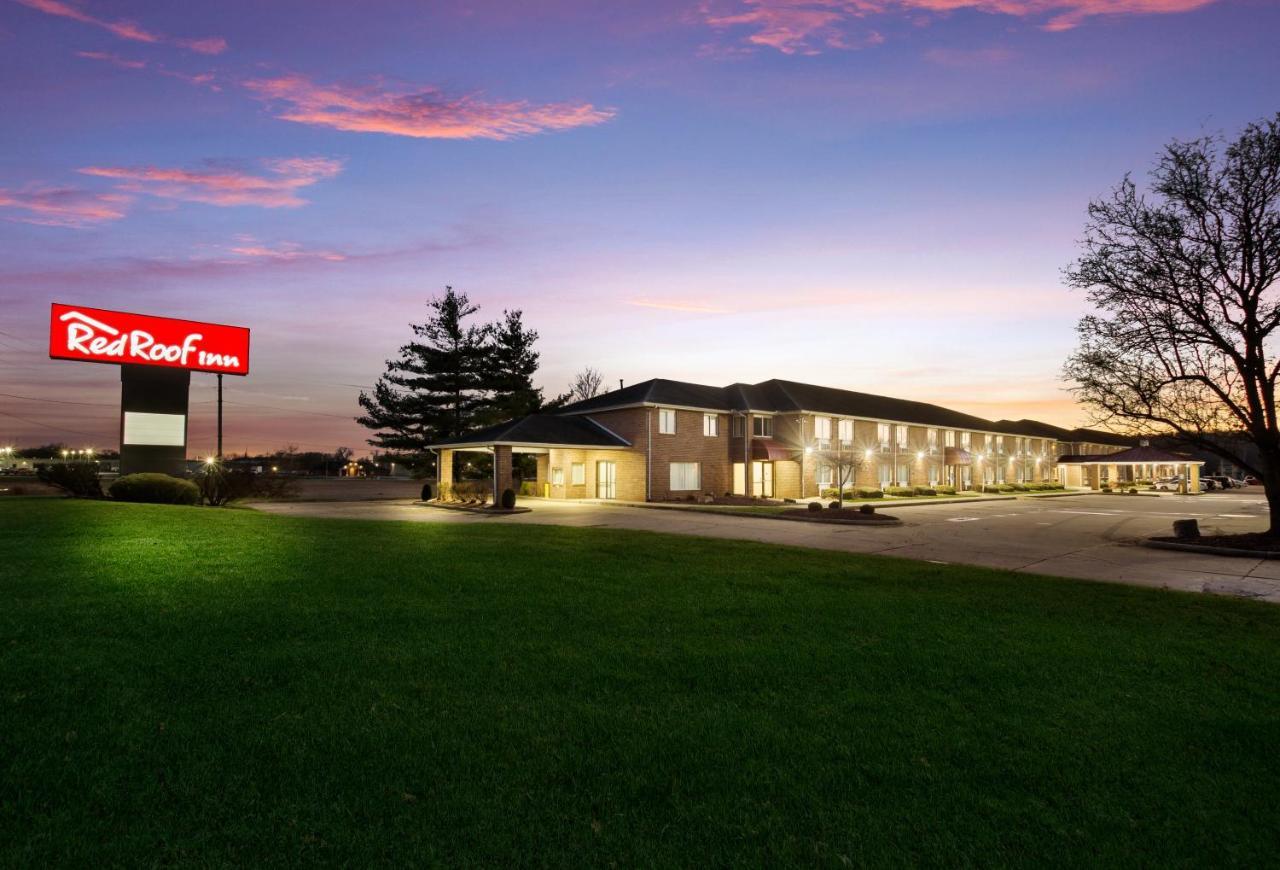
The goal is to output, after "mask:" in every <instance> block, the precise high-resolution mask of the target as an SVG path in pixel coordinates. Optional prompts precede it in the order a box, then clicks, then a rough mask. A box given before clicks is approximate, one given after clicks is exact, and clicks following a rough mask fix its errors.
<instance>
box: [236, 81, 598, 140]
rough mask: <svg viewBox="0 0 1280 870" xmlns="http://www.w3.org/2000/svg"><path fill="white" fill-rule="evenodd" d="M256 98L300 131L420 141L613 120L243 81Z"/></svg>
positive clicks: (508, 105)
mask: <svg viewBox="0 0 1280 870" xmlns="http://www.w3.org/2000/svg"><path fill="white" fill-rule="evenodd" d="M244 86H245V87H246V88H248V89H249V91H250V92H251V93H253V94H254V96H256V97H257V98H259V99H261V100H263V101H265V102H268V103H272V104H275V105H277V106H278V107H279V108H278V109H277V115H276V117H278V118H281V119H282V120H286V121H294V122H296V123H299V124H311V125H314V126H319V127H332V128H333V129H336V130H347V131H352V132H358V133H386V134H388V135H393V136H410V137H413V138H418V139H513V138H517V137H520V136H531V135H534V134H536V133H546V132H551V131H556V130H568V129H571V128H574V127H584V126H592V125H595V124H601V123H603V122H605V121H608V120H609V119H610V118H612V117H613V116H614V112H613V110H611V109H598V108H596V107H595V106H593V105H591V104H590V103H546V104H543V105H535V104H532V103H529V102H527V101H525V100H510V101H505V102H504V101H491V100H485V99H483V98H481V97H479V96H477V95H474V94H468V95H463V96H456V97H454V96H447V95H445V94H444V93H442V92H441V91H439V90H437V89H435V88H431V87H426V88H423V87H418V88H413V89H401V90H392V89H389V88H384V87H381V86H378V85H369V86H363V87H348V86H343V85H320V84H316V83H314V82H312V81H311V80H310V79H308V78H306V77H305V76H301V75H284V76H279V77H276V78H269V79H256V80H251V81H246V82H245V83H244Z"/></svg>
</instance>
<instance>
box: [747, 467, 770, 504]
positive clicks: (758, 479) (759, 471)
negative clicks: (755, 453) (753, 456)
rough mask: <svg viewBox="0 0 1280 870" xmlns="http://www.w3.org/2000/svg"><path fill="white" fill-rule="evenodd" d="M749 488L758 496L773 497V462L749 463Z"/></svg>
mask: <svg viewBox="0 0 1280 870" xmlns="http://www.w3.org/2000/svg"><path fill="white" fill-rule="evenodd" d="M751 488H752V490H754V494H755V495H756V497H758V498H773V463H772V462H753V463H751Z"/></svg>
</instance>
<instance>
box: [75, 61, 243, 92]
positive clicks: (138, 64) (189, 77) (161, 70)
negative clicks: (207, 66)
mask: <svg viewBox="0 0 1280 870" xmlns="http://www.w3.org/2000/svg"><path fill="white" fill-rule="evenodd" d="M76 57H83V58H86V59H87V60H97V61H101V62H103V63H109V64H111V65H112V66H115V67H119V68H120V69H128V70H144V69H149V70H151V71H153V72H156V73H158V74H160V75H162V76H168V77H169V78H172V79H178V80H180V81H184V82H186V83H187V84H192V85H207V86H208V87H209V88H210V90H214V91H220V90H222V88H221V87H220V86H219V85H217V84H215V83H214V77H213V73H195V74H193V73H185V72H180V71H178V70H173V69H169V68H168V67H166V66H165V65H164V64H162V63H148V62H147V61H145V60H137V59H136V58H131V57H121V56H120V55H118V54H112V53H111V52H107V51H77V52H76Z"/></svg>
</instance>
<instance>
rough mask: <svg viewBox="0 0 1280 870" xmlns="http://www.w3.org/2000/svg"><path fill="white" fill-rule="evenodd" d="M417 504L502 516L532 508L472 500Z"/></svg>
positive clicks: (523, 512)
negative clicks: (502, 506) (507, 506)
mask: <svg viewBox="0 0 1280 870" xmlns="http://www.w3.org/2000/svg"><path fill="white" fill-rule="evenodd" d="M418 504H424V505H426V506H427V507H437V508H444V509H445V510H447V511H465V512H466V513H469V514H484V515H485V516H491V517H494V516H504V515H506V514H527V513H529V511H530V510H532V508H527V507H514V508H512V509H511V510H507V509H506V508H501V507H497V506H496V505H491V504H485V503H484V502H478V501H475V502H472V501H434V500H433V501H420V502H418Z"/></svg>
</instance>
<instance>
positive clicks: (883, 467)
mask: <svg viewBox="0 0 1280 870" xmlns="http://www.w3.org/2000/svg"><path fill="white" fill-rule="evenodd" d="M879 470H880V475H879V476H880V488H881V489H884V488H885V487H886V486H893V466H892V465H890V464H889V463H887V462H881V463H880V469H879Z"/></svg>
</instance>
